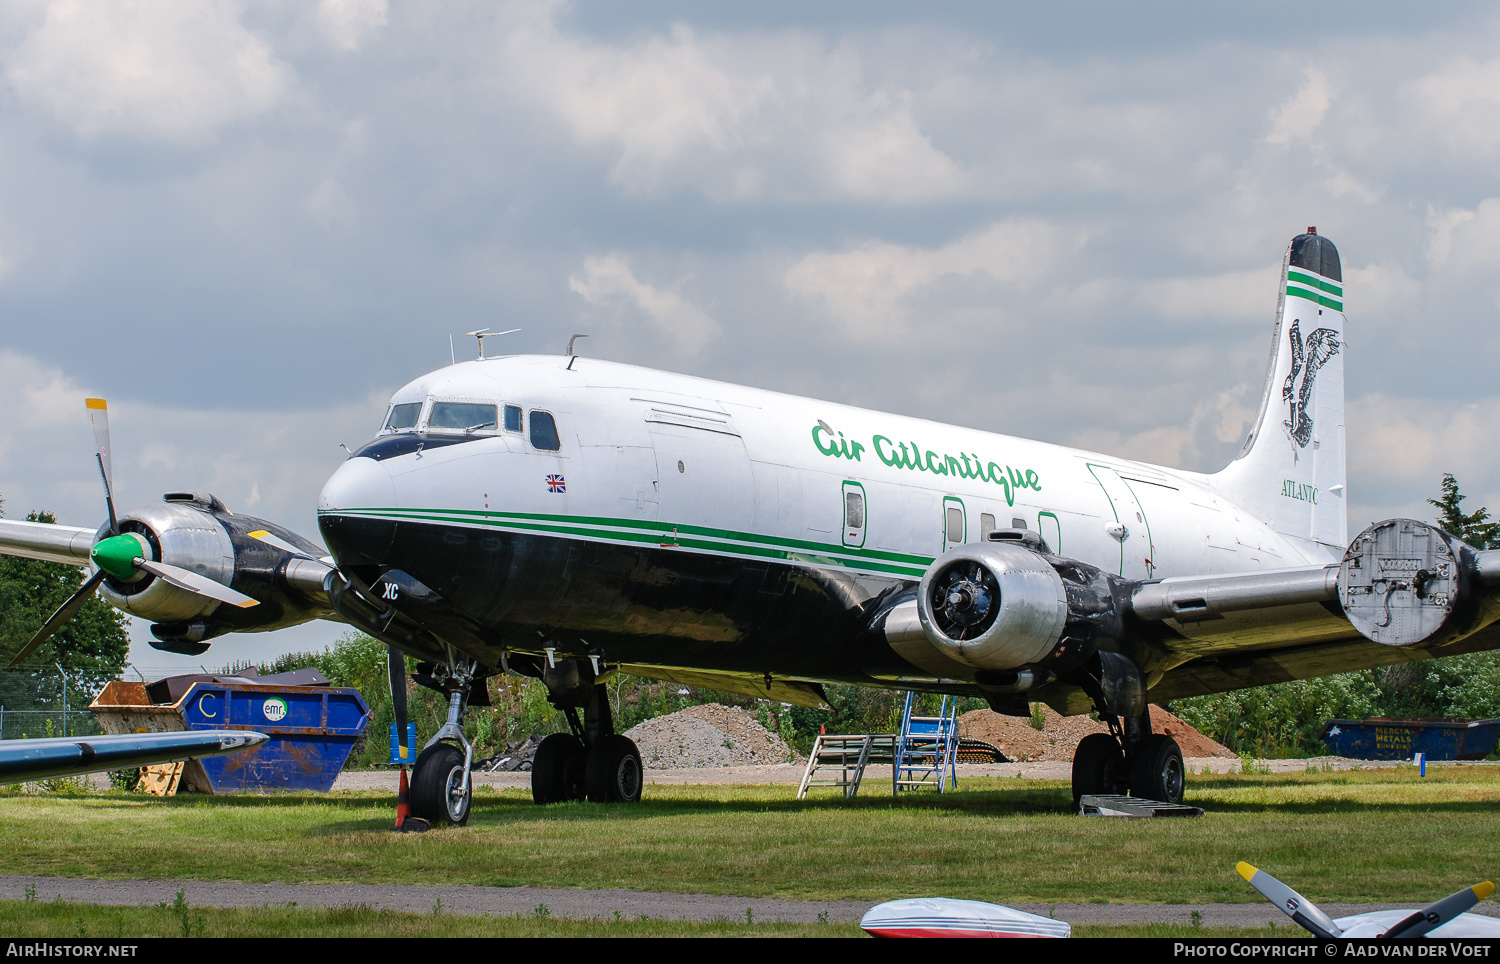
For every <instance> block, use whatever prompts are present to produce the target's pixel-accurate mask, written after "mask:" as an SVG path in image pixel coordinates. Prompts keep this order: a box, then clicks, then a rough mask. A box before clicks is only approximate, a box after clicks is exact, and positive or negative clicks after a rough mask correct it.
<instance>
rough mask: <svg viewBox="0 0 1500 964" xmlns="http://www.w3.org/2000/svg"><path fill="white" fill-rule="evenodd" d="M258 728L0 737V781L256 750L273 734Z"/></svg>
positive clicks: (112, 768) (71, 774)
mask: <svg viewBox="0 0 1500 964" xmlns="http://www.w3.org/2000/svg"><path fill="white" fill-rule="evenodd" d="M269 739H270V737H269V736H266V735H265V734H264V733H256V732H255V731H254V730H187V731H180V732H176V733H125V734H119V735H116V736H85V737H54V738H50V739H43V740H0V783H24V782H27V781H30V780H48V779H51V778H53V777H65V776H73V775H75V774H79V773H96V772H98V771H100V770H118V769H121V768H123V767H141V766H150V765H151V764H153V763H172V762H175V761H177V760H197V759H202V758H203V757H210V756H222V755H223V754H225V753H239V752H240V751H242V750H253V749H255V748H256V747H258V746H260V745H261V744H262V743H265V742H266V741H267V740H269Z"/></svg>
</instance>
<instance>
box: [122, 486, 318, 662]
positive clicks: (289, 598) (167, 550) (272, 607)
mask: <svg viewBox="0 0 1500 964" xmlns="http://www.w3.org/2000/svg"><path fill="white" fill-rule="evenodd" d="M119 522H120V532H121V534H123V535H129V536H133V537H134V538H135V539H136V540H137V541H138V542H139V543H140V544H141V555H142V556H143V557H145V558H148V559H150V560H152V561H154V562H163V563H166V564H168V565H172V566H177V567H179V568H182V569H187V570H189V571H190V572H195V573H197V574H198V575H201V576H206V577H208V578H209V579H212V580H214V581H215V582H219V583H222V584H223V585H226V586H229V587H230V588H231V589H234V590H236V591H238V592H241V593H244V594H245V595H247V596H251V597H253V598H255V599H256V600H258V601H259V603H260V604H259V605H257V606H252V607H249V608H245V609H240V608H237V607H234V606H226V605H223V604H221V603H220V602H219V601H218V600H215V599H210V598H208V597H206V596H200V595H198V594H197V593H193V592H189V591H187V590H185V589H181V588H179V587H177V586H174V585H172V584H171V583H168V582H167V581H166V580H164V579H159V578H157V577H156V576H153V575H151V574H150V573H148V572H145V571H137V572H136V574H135V575H134V576H133V577H132V578H130V579H128V580H122V579H117V578H116V577H114V576H106V577H105V579H104V581H103V582H102V583H101V584H100V586H99V592H100V594H101V595H102V596H103V597H104V599H105V601H106V602H108V603H110V604H111V605H113V606H115V607H116V608H118V609H122V610H124V611H125V612H127V613H130V614H131V615H133V616H138V617H140V618H142V619H147V620H150V621H151V622H152V624H153V625H152V627H151V632H152V634H153V635H154V636H155V637H156V640H157V643H160V645H159V646H158V648H160V649H166V650H169V651H172V652H178V653H188V654H193V655H196V654H198V653H202V652H203V651H205V650H206V649H208V645H207V643H206V640H209V639H212V638H214V637H216V636H222V635H223V634H225V633H230V632H260V631H266V630H272V629H282V628H285V627H287V626H294V625H296V624H298V623H303V622H307V621H308V620H311V619H316V618H320V617H325V616H327V615H328V614H329V613H330V612H331V609H330V606H329V603H328V600H327V597H326V595H324V594H323V592H322V586H321V580H322V578H323V575H324V574H326V573H327V572H328V571H329V567H328V566H326V565H323V564H322V563H319V562H317V561H316V560H315V558H308V557H309V556H311V557H316V556H317V555H320V554H321V552H320V550H319V549H318V548H317V547H316V546H314V545H312V544H311V543H309V542H307V541H306V540H305V539H303V538H302V537H300V536H298V535H296V534H295V533H292V532H289V531H287V530H286V529H283V528H281V527H280V526H276V525H274V524H272V523H269V522H266V521H264V520H262V519H255V518H252V517H249V516H236V515H234V514H232V513H231V512H230V511H229V510H228V509H227V508H225V507H224V504H223V503H222V502H220V501H219V500H218V499H216V498H214V497H213V496H209V495H200V494H198V493H192V492H169V493H167V495H166V496H165V497H164V498H163V501H162V503H161V504H158V505H146V506H142V507H139V508H134V509H131V510H130V511H129V512H127V513H125V514H124V515H123V516H121V517H120V520H119ZM259 530H265V532H269V533H271V534H272V535H274V536H275V537H276V538H277V539H278V540H280V541H282V542H284V543H285V544H286V545H290V546H294V547H296V548H298V549H302V550H304V551H305V552H306V556H299V555H297V554H296V553H293V552H289V551H287V550H286V549H284V548H282V547H280V546H276V545H273V544H270V543H267V542H265V541H263V540H262V539H260V538H256V537H253V536H251V535H250V533H251V532H256V531H259ZM105 535H107V531H106V530H105V529H103V528H101V529H100V531H99V533H98V535H97V536H96V537H95V538H96V541H97V540H98V539H101V538H103V537H104V536H105ZM157 643H153V645H157Z"/></svg>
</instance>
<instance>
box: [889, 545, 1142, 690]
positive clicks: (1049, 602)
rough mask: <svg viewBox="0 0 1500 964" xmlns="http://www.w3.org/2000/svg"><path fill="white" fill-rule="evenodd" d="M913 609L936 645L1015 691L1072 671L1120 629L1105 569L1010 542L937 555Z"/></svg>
mask: <svg viewBox="0 0 1500 964" xmlns="http://www.w3.org/2000/svg"><path fill="white" fill-rule="evenodd" d="M916 609H917V616H918V618H919V620H920V622H921V627H922V632H923V634H924V635H925V637H926V641H927V643H928V644H929V645H930V646H931V647H932V648H933V649H935V650H937V651H938V652H939V653H941V654H943V655H944V656H946V657H947V658H949V659H953V660H956V661H958V662H960V663H963V664H966V665H968V666H971V667H973V668H974V669H975V670H976V671H978V672H977V673H976V678H977V679H979V680H980V681H981V682H984V681H985V680H986V678H988V680H989V681H991V682H992V683H995V684H996V685H1004V686H1008V687H1009V688H1013V689H1025V688H1027V687H1028V686H1030V685H1036V684H1040V683H1042V682H1044V681H1045V680H1046V679H1048V678H1053V677H1057V676H1060V675H1063V674H1065V673H1067V672H1069V671H1070V670H1071V669H1073V668H1075V667H1076V666H1078V665H1079V664H1080V663H1081V662H1082V661H1083V660H1085V659H1086V658H1088V656H1089V655H1091V654H1092V653H1093V652H1094V651H1095V650H1096V649H1098V647H1099V644H1100V643H1101V642H1103V641H1105V640H1107V639H1115V640H1118V639H1119V638H1120V636H1121V634H1122V620H1121V617H1120V615H1119V609H1118V607H1117V606H1116V604H1115V599H1114V592H1113V588H1112V584H1111V582H1110V580H1109V576H1108V574H1107V573H1103V572H1101V571H1100V570H1098V569H1096V568H1095V567H1093V566H1090V565H1088V564H1086V563H1082V562H1078V561H1076V560H1071V559H1066V558H1062V557H1059V556H1052V555H1043V554H1042V553H1040V552H1037V551H1035V550H1033V549H1031V548H1028V547H1027V546H1026V545H1025V544H1023V543H1019V542H1012V541H1005V542H980V543H970V544H968V545H963V546H958V547H956V548H954V549H951V550H949V551H948V552H946V553H944V554H943V555H942V556H939V557H938V559H937V560H936V561H934V562H933V564H932V565H931V566H930V567H929V568H928V570H927V572H926V574H924V575H923V577H922V581H921V583H920V585H919V586H918V588H917V600H916ZM1011 677H1014V680H1013V681H1012V682H1010V683H1008V684H1006V683H1003V682H1002V681H1003V680H1008V679H1011Z"/></svg>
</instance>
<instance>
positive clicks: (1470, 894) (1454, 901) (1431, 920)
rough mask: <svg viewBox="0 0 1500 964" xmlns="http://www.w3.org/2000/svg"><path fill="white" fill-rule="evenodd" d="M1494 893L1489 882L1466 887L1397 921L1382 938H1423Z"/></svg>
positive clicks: (1492, 885) (1493, 888) (1492, 886)
mask: <svg viewBox="0 0 1500 964" xmlns="http://www.w3.org/2000/svg"><path fill="white" fill-rule="evenodd" d="M1494 892H1495V885H1494V884H1492V883H1490V882H1489V881H1488V880H1486V881H1484V882H1483V883H1478V884H1475V885H1474V886H1473V887H1465V888H1464V889H1463V890H1460V891H1457V892H1455V893H1452V894H1449V895H1448V896H1447V897H1444V898H1443V899H1442V900H1439V901H1434V902H1433V903H1431V904H1428V905H1427V906H1426V907H1423V908H1422V909H1421V910H1419V911H1417V912H1416V913H1414V914H1412V915H1411V916H1410V917H1406V918H1403V919H1402V920H1400V921H1397V922H1396V923H1395V925H1393V926H1392V927H1391V929H1390V930H1388V931H1386V932H1385V933H1384V934H1381V935H1380V936H1381V937H1401V938H1407V937H1421V936H1423V935H1424V934H1426V933H1427V932H1428V931H1430V930H1433V929H1435V928H1438V927H1442V926H1443V925H1444V924H1446V923H1448V922H1449V921H1450V920H1452V919H1453V918H1455V917H1457V916H1458V915H1459V914H1462V913H1463V912H1464V911H1466V910H1468V909H1469V908H1470V907H1473V906H1474V905H1475V904H1477V903H1479V902H1480V901H1481V900H1484V899H1485V898H1486V897H1488V896H1489V895H1490V894H1493V893H1494Z"/></svg>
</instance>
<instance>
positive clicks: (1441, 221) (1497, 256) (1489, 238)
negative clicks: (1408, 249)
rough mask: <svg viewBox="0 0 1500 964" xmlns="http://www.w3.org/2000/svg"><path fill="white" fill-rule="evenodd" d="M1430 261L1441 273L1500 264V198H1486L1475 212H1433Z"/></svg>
mask: <svg viewBox="0 0 1500 964" xmlns="http://www.w3.org/2000/svg"><path fill="white" fill-rule="evenodd" d="M1427 228H1428V231H1429V232H1430V237H1429V240H1428V243H1427V261H1428V263H1429V264H1430V265H1431V266H1432V267H1433V268H1434V269H1438V270H1442V269H1447V270H1453V271H1464V270H1467V269H1471V268H1476V267H1483V268H1493V267H1494V266H1495V265H1496V264H1500V198H1493V197H1492V198H1485V199H1484V200H1483V201H1480V202H1479V204H1478V205H1476V206H1475V207H1474V209H1473V210H1468V209H1466V208H1448V209H1446V210H1436V209H1429V210H1428V212H1427Z"/></svg>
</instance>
